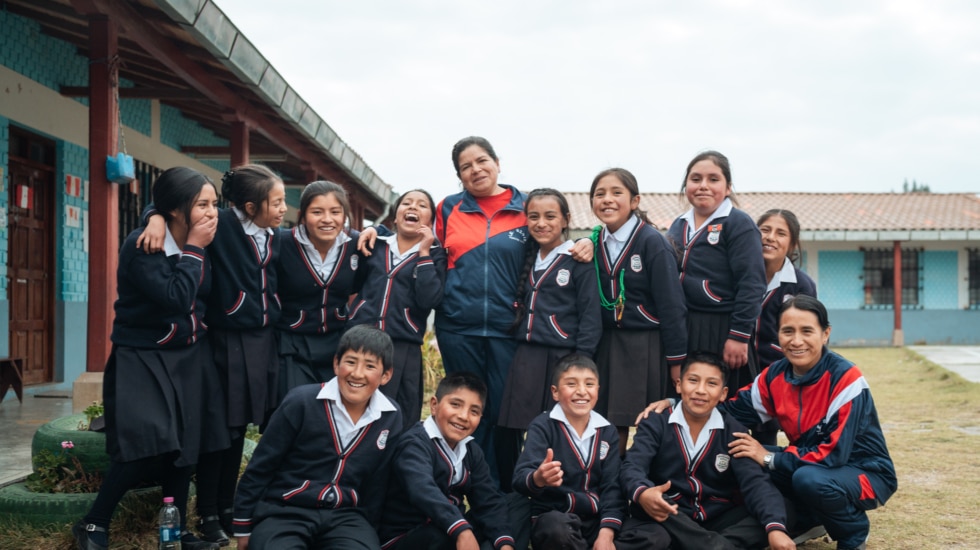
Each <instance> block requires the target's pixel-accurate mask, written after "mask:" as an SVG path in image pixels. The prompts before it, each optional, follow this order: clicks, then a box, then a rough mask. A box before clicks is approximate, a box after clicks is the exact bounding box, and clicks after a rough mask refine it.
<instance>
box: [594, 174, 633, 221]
mask: <svg viewBox="0 0 980 550" xmlns="http://www.w3.org/2000/svg"><path fill="white" fill-rule="evenodd" d="M639 206H640V196H639V195H635V196H634V195H633V194H632V193H630V190H629V189H628V188H627V187H626V185H625V184H623V182H622V181H620V179H619V178H618V177H616V176H615V175H612V174H609V175H606V176H603V177H602V178H601V179H600V180H599V181H598V183H596V186H595V190H594V191H593V192H592V212H594V213H595V216H596V217H597V218H599V221H601V222H602V223H604V224H606V229H608V230H609V231H616V230H618V229H619V228H620V227H622V226H623V224H624V223H626V220H628V219H629V217H630V216H631V215H633V211H634V210H636V209H637V208H638V207H639Z"/></svg>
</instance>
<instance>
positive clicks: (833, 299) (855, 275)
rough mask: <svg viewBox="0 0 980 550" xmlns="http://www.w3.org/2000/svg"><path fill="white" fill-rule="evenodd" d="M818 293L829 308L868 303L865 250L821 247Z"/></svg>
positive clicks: (849, 306) (842, 307) (858, 306)
mask: <svg viewBox="0 0 980 550" xmlns="http://www.w3.org/2000/svg"><path fill="white" fill-rule="evenodd" d="M817 261H818V262H820V270H819V272H820V284H819V285H818V287H817V294H818V295H819V296H820V301H822V302H823V303H824V305H825V306H827V309H858V308H860V307H861V306H863V305H864V283H863V282H862V280H861V276H862V275H863V273H864V254H862V253H861V252H860V251H828V250H821V251H819V252H818V254H817Z"/></svg>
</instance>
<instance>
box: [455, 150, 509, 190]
mask: <svg viewBox="0 0 980 550" xmlns="http://www.w3.org/2000/svg"><path fill="white" fill-rule="evenodd" d="M499 173H500V163H499V162H497V161H496V160H493V157H491V156H490V153H487V152H486V150H484V149H483V147H480V146H479V145H470V146H469V147H467V148H466V149H463V152H462V153H460V154H459V180H460V181H461V182H463V188H464V189H466V190H467V191H468V192H469V193H470V194H471V195H473V196H474V197H490V196H493V195H497V194H499V193H502V192H503V190H504V189H503V188H502V187H500V186H499V185H497V175H498V174H499Z"/></svg>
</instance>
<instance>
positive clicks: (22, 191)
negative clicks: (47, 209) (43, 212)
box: [15, 185, 34, 210]
mask: <svg viewBox="0 0 980 550" xmlns="http://www.w3.org/2000/svg"><path fill="white" fill-rule="evenodd" d="M15 196H16V198H17V200H16V201H15V202H16V204H17V206H18V207H19V208H23V209H25V210H30V209H31V208H33V207H34V190H33V189H31V188H30V187H28V186H26V185H18V186H17V193H16V195H15Z"/></svg>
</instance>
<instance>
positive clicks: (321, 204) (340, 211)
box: [300, 193, 345, 248]
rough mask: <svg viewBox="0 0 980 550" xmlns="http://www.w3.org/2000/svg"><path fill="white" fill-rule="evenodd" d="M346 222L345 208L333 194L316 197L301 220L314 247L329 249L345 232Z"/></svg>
mask: <svg viewBox="0 0 980 550" xmlns="http://www.w3.org/2000/svg"><path fill="white" fill-rule="evenodd" d="M344 221H345V215H344V206H343V205H342V204H340V201H338V200H337V197H336V196H335V195H334V194H333V193H327V194H325V195H319V196H316V197H314V198H313V200H311V201H310V205H309V206H307V207H306V212H304V213H303V219H302V220H300V222H301V223H302V224H303V226H304V227H305V228H306V234H307V235H309V237H310V241H311V242H312V243H313V245H314V246H316V245H323V246H326V247H328V248H329V247H330V246H331V245H333V243H334V241H336V240H337V236H338V235H340V233H341V232H342V231H343V230H344Z"/></svg>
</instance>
